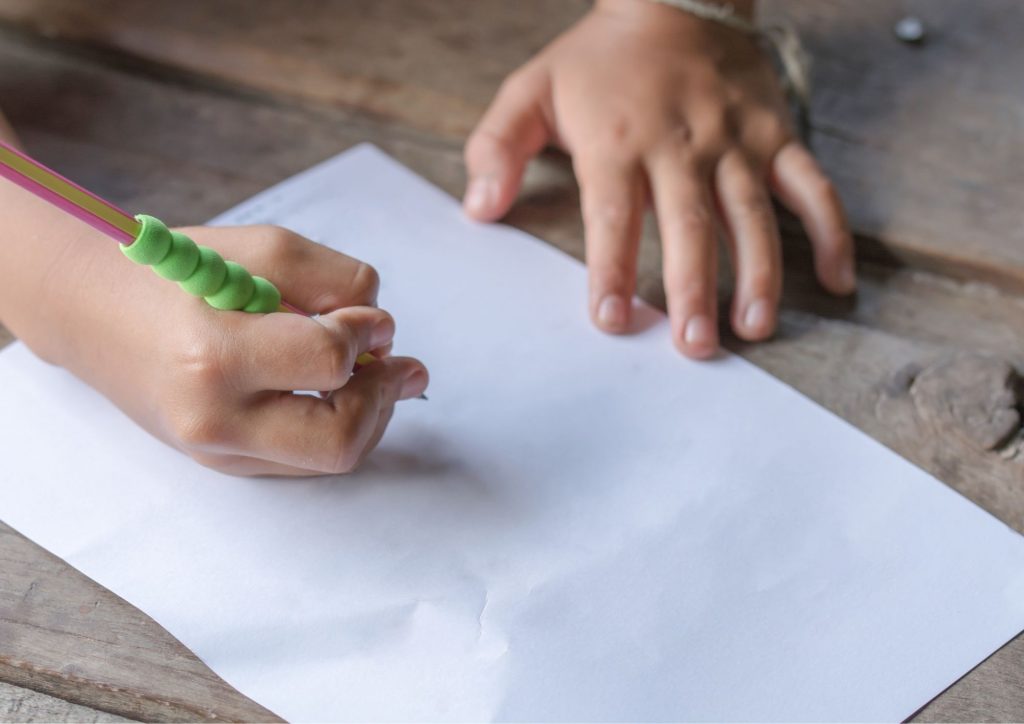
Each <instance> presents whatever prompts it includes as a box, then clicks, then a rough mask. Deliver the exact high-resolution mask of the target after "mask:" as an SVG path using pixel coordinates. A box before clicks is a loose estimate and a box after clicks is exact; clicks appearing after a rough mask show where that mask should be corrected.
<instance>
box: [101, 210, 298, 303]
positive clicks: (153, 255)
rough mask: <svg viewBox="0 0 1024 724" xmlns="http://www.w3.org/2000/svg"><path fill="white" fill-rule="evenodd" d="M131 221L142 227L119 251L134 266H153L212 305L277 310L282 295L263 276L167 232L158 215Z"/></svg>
mask: <svg viewBox="0 0 1024 724" xmlns="http://www.w3.org/2000/svg"><path fill="white" fill-rule="evenodd" d="M135 220H136V221H138V222H139V223H140V224H141V225H142V226H141V228H140V229H139V235H138V236H137V237H135V241H134V242H133V243H131V244H128V245H122V246H121V251H122V252H123V253H124V255H125V256H126V257H128V258H129V259H131V260H132V261H133V262H135V263H136V264H143V265H145V266H150V267H153V271H155V272H156V273H157V274H159V275H160V276H161V277H163V278H164V279H169V280H170V281H174V282H178V286H180V287H181V288H182V289H184V290H185V291H186V292H188V293H189V294H191V295H193V296H196V297H202V298H203V299H205V300H206V303H207V304H209V305H210V306H211V307H214V308H215V309H233V310H239V311H242V312H254V313H267V312H276V311H277V310H278V309H279V308H280V306H281V293H280V292H279V291H278V290H277V287H275V286H274V285H273V284H271V283H270V282H268V281H267V280H266V279H264V278H263V277H257V276H253V275H252V274H250V273H249V272H247V271H246V270H245V267H243V266H242V265H241V264H236V263H235V262H233V261H224V258H223V257H222V256H221V255H220V254H218V253H217V252H215V251H214V250H213V249H210V248H208V247H205V246H199V245H198V244H196V243H195V242H194V241H192V240H191V239H190V238H188V237H187V236H185V235H184V234H182V233H180V232H177V231H171V230H170V229H168V228H167V226H166V225H165V224H164V222H162V221H160V219H156V218H153V217H152V216H146V215H145V214H139V215H138V216H136V217H135Z"/></svg>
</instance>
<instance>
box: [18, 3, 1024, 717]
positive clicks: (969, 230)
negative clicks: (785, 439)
mask: <svg viewBox="0 0 1024 724" xmlns="http://www.w3.org/2000/svg"><path fill="white" fill-rule="evenodd" d="M586 7H587V3H586V2H584V0H520V1H518V2H508V0H472V2H471V1H470V0H444V1H440V0H406V1H405V2H402V1H401V0H349V1H346V2H342V1H341V0H339V1H338V2H326V1H325V2H313V1H305V2H288V3H286V2H274V1H271V2H265V3H253V2H246V1H243V0H215V1H213V2H209V1H206V0H178V1H177V2H174V3H171V2H163V3H161V2H157V1H156V0H93V1H92V2H89V3H82V2H78V1H76V0H0V106H2V107H3V108H5V109H6V110H7V111H8V112H9V114H10V116H11V119H12V121H13V122H14V124H15V125H16V126H17V127H18V129H19V130H20V131H21V133H22V135H23V138H24V140H25V141H26V143H27V144H28V146H29V148H30V150H31V151H32V152H33V153H34V154H36V155H37V156H38V157H40V158H41V159H42V160H43V161H44V162H48V163H50V164H52V165H54V166H56V167H57V168H58V169H60V170H62V171H64V172H66V173H67V174H68V175H70V176H71V177H72V178H75V179H76V180H79V181H80V182H82V183H84V184H85V185H87V186H90V187H92V188H94V189H96V190H97V191H99V192H100V193H102V194H105V195H106V196H108V197H110V198H111V199H112V200H114V201H115V202H117V203H119V204H121V205H123V206H125V207H127V208H130V209H138V210H146V211H149V212H152V213H154V214H156V215H159V216H161V217H162V218H164V219H166V220H167V221H169V222H174V223H186V222H197V221H201V220H203V219H205V218H208V217H210V216H212V215H214V214H215V213H217V212H219V211H221V210H223V209H225V208H227V207H228V206H230V205H232V204H234V203H236V202H238V201H240V200H242V199H244V198H246V197H247V196H249V195H251V194H252V193H254V192H256V191H258V190H260V189H262V188H264V187H265V186H267V185H269V184H271V183H274V182H276V181H278V180H280V179H282V178H284V177H285V176H287V175H289V174H291V173H293V172H296V171H298V170H300V169H303V168H305V167H306V166H308V165H310V164H312V163H314V162H316V161H319V160H321V159H323V158H325V157H327V156H329V155H332V154H334V153H336V152H338V151H341V150H343V149H345V148H346V147H348V146H350V145H352V144H355V143H357V142H360V141H364V140H370V141H372V142H374V143H376V144H378V145H380V146H381V147H382V148H384V149H385V150H387V151H388V152H389V153H391V154H393V155H395V156H396V157H397V158H399V159H400V160H401V161H402V162H403V163H405V164H407V165H409V166H411V167H412V168H413V169H415V170H416V171H417V172H419V173H421V174H423V175H424V176H426V177H428V178H430V179H431V180H433V181H434V182H436V183H438V184H439V185H441V186H442V187H444V188H445V189H447V190H449V191H450V192H452V193H458V192H459V191H460V189H461V187H462V184H463V181H464V177H463V171H462V166H461V140H462V139H463V137H464V136H465V134H466V132H467V131H468V130H469V129H470V128H471V127H472V125H473V123H474V121H475V119H476V118H477V117H478V116H479V114H480V112H481V111H482V109H483V108H484V106H485V104H486V103H487V101H488V99H489V98H490V96H491V94H492V93H493V91H494V89H495V88H496V86H497V84H498V83H499V82H500V80H501V78H502V77H503V76H504V74H505V73H506V72H507V71H508V70H510V69H511V68H513V67H515V66H516V65H517V64H518V63H520V62H522V61H523V60H525V59H526V58H527V57H529V55H530V54H531V53H532V52H533V51H534V50H535V49H537V48H539V47H541V46H542V45H543V44H544V43H545V42H546V41H547V40H548V39H550V38H551V37H553V36H554V35H555V34H557V32H558V31H559V30H560V29H561V28H563V27H565V26H566V25H567V24H568V23H570V22H571V21H572V20H573V19H574V18H575V17H577V16H578V15H579V14H581V13H582V12H583V11H584V10H585V8H586ZM765 10H766V15H768V16H770V17H774V18H778V17H780V16H783V15H788V16H789V18H790V19H791V20H792V21H793V22H795V23H796V24H797V25H798V26H799V27H800V29H801V30H802V33H803V35H804V37H805V40H806V42H807V43H808V45H809V47H810V48H811V50H812V52H813V54H814V56H815V59H816V67H817V93H816V96H815V101H814V108H813V128H814V131H813V143H814V146H815V149H816V151H817V153H818V154H819V157H820V158H821V159H822V161H823V163H824V164H825V165H826V167H827V168H828V169H829V171H830V173H831V174H832V175H833V178H834V179H835V180H836V182H837V183H838V185H839V187H840V189H841V191H842V192H843V196H844V198H845V200H846V203H847V205H848V207H849V210H850V216H851V219H852V222H853V225H854V227H855V229H856V231H857V232H858V235H859V237H860V249H861V263H860V274H861V279H862V282H861V286H860V291H859V293H858V296H857V299H856V300H854V301H837V300H834V299H830V298H828V297H826V296H824V295H823V294H822V293H821V292H820V291H819V290H818V288H817V286H816V285H815V283H814V281H813V278H812V276H811V274H810V269H809V262H808V253H807V248H808V245H807V242H806V239H805V238H804V237H803V236H802V235H801V234H800V233H799V231H798V230H797V229H796V227H795V224H793V223H792V220H786V222H785V228H786V252H787V253H786V256H787V260H786V263H787V287H786V294H785V300H784V311H783V313H782V322H781V329H780V331H779V334H778V335H777V337H776V338H775V339H774V340H773V341H771V342H770V343H767V344H762V345H758V346H750V345H745V344H741V343H739V342H738V341H736V340H731V341H730V342H729V344H730V346H731V347H732V348H733V349H734V350H736V351H737V352H739V353H740V354H742V355H743V356H745V357H746V358H747V359H749V360H751V361H753V362H754V363H755V364H757V365H759V366H761V367H763V368H764V369H766V370H768V371H769V372H771V373H772V374H774V375H776V376H777V377H779V378H781V379H782V380H784V381H785V382H787V383H788V384H791V385H793V386H794V387H796V388H797V389H799V390H800V391H801V392H803V393H804V394H806V395H808V396H809V397H811V398H813V399H815V400H817V401H818V402H819V403H820V404H822V405H824V406H825V407H827V408H829V409H830V410H833V411H834V412H836V413H837V414H839V415H841V416H842V417H844V418H846V419H847V420H849V421H850V422H851V423H852V424H854V425H856V426H858V427H859V428H861V429H862V430H864V431H865V432H866V433H868V434H869V435H871V436H873V437H874V438H876V439H877V440H879V441H880V442H882V443H883V444H885V445H888V446H889V447H891V448H893V449H894V450H897V451H898V452H899V453H901V454H902V455H904V456H906V457H907V458H908V459H910V460H912V461H913V462H914V463H916V464H917V465H920V466H921V467H923V468H925V469H926V470H928V471H930V472H931V473H933V474H934V475H935V476H937V477H938V478H939V479H941V480H942V481H943V482H945V483H946V484H948V485H950V486H952V487H953V488H955V489H956V490H958V491H959V492H961V493H962V494H964V495H965V496H967V497H968V498H970V499H971V500H973V501H975V502H977V503H978V504H979V505H981V506H982V507H983V508H985V509H986V510H989V511H990V512H992V513H993V514H994V515H996V516H997V517H999V518H1001V519H1002V520H1003V521H1005V522H1006V523H1008V524H1009V525H1011V526H1013V527H1014V528H1016V529H1017V530H1019V531H1024V436H1022V433H1021V430H1020V424H1019V413H1020V411H1021V409H1022V397H1024V395H1022V391H1021V380H1020V377H1018V373H1017V370H1018V369H1024V297H1022V296H1019V295H1020V294H1021V293H1022V292H1024V151H1022V149H1024V120H1022V119H1024V88H1022V87H1021V84H1020V80H1019V73H1020V70H1019V69H1020V68H1021V67H1024V47H1022V45H1021V44H1020V42H1019V38H1020V37H1021V35H1022V34H1024V6H1021V5H1020V4H1018V3H1016V2H1014V0H989V1H988V2H985V3H983V4H982V3H976V2H973V1H972V0H931V1H928V0H918V1H916V2H915V1H912V0H903V1H901V2H889V1H886V0H844V1H842V2H840V1H838V0H837V1H834V2H821V1H819V0H815V2H811V1H810V0H791V1H790V2H782V0H777V1H776V2H770V3H768V4H767V5H766V9H765ZM904 14H914V15H917V16H918V17H920V18H922V19H924V21H925V23H926V24H927V26H928V28H929V36H928V39H927V41H926V42H925V43H924V44H923V45H921V46H909V45H905V44H903V43H901V42H899V41H897V40H896V39H895V38H894V37H893V34H892V26H893V24H894V22H895V21H896V20H898V19H899V18H900V17H901V16H902V15H904ZM576 200H577V199H576V191H575V187H574V184H573V183H572V178H571V174H570V172H569V168H568V165H567V163H566V162H565V159H563V158H560V157H558V156H557V155H549V156H546V157H545V158H544V159H543V160H542V161H541V162H539V163H537V164H535V166H534V167H533V168H532V169H531V171H530V174H529V178H528V183H527V185H526V188H525V190H524V193H523V198H522V200H521V202H520V204H519V205H518V206H517V207H516V209H515V210H514V212H513V213H512V214H511V216H510V219H509V221H510V223H512V224H514V225H516V226H519V227H522V228H524V229H526V230H528V231H530V232H532V233H535V234H537V235H538V236H541V237H542V238H545V239H547V240H548V241H550V242H551V243H553V244H556V245H557V246H559V247H560V248H562V249H564V250H566V251H568V252H569V253H571V254H574V255H575V256H577V257H580V256H582V247H581V243H580V221H579V215H578V213H577V211H576ZM658 266H659V255H658V249H657V241H656V237H655V234H654V232H653V231H652V230H651V229H648V230H647V231H646V233H645V237H644V243H643V253H642V263H641V284H640V290H641V293H642V295H643V296H644V297H646V298H647V299H648V300H650V301H652V302H653V303H655V304H660V303H662V302H663V296H662V292H661V288H660V282H659V281H658V278H659V277H658ZM7 340H9V335H6V336H3V337H0V343H4V342H6V341H7ZM1013 410H1016V412H1017V413H1018V416H1017V417H1016V418H1015V417H1014V416H1013ZM736 445H737V446H742V445H743V441H742V440H737V441H736ZM0 501H2V495H0ZM2 516H3V510H2V504H0V518H2ZM948 585H949V586H951V587H954V586H957V585H958V582H957V581H956V580H954V579H951V580H950V581H949V582H948ZM942 635H943V632H942V631H936V632H935V636H936V637H941V636H942ZM837 655H840V654H839V652H837ZM114 715H119V716H122V717H129V718H139V719H164V720H166V719H178V720H180V719H248V720H251V719H261V720H265V719H272V718H273V715H272V714H271V713H270V712H268V711H266V710H265V709H263V708H261V707H260V706H259V705H257V704H255V703H254V702H252V701H250V700H248V699H246V698H245V697H243V696H241V695H240V694H239V693H237V692H236V691H234V690H233V689H231V688H230V687H228V686H227V685H226V684H225V683H224V682H222V681H221V680H220V679H218V678H217V677H216V676H215V675H214V674H213V673H212V672H211V671H209V670H208V669H207V668H206V667H205V666H204V665H203V664H202V663H201V662H199V661H198V660H197V659H196V658H195V657H194V656H193V655H192V654H190V653H189V652H188V651H187V650H186V649H185V648H184V647H183V646H181V645H180V644H179V643H178V642H177V641H175V640H174V639H173V638H172V637H171V636H169V635H168V634H167V633H166V632H165V631H163V630H162V629H161V628H160V627H158V626H157V625H156V624H154V623H153V622H152V621H151V620H149V619H148V618H147V617H146V616H145V615H143V614H142V613H141V612H139V611H137V610H135V609H134V608H132V607H131V606H129V605H127V604H126V603H125V602H123V601H122V600H120V599H119V598H117V597H116V596H114V595H113V594H111V593H109V592H108V591H106V590H104V589H103V588H102V587H100V586H98V585H96V584H95V583H93V582H92V581H90V580H88V579H86V578H85V577H84V576H82V575H81V574H79V573H77V572H76V571H74V570H73V569H71V568H69V567H68V566H67V565H65V564H64V563H62V562H61V561H60V560H58V559H56V558H55V557H53V556H51V555H49V554H48V553H46V552H45V551H43V550H41V549H40V548H38V547H37V546H35V545H34V544H33V543H31V542H30V541H28V540H26V539H24V538H22V537H21V536H19V535H18V534H17V533H16V532H15V531H13V530H11V529H10V528H8V527H5V526H3V525H2V524H0V719H3V718H14V719H33V718H34V719H47V720H49V719H64V720H89V721H114V720H116V719H117V717H116V716H114ZM917 718H918V719H920V720H922V721H939V720H1001V719H1017V720H1020V719H1024V637H1018V638H1016V639H1015V640H1014V641H1012V642H1011V643H1009V644H1008V645H1007V646H1005V647H1004V648H1003V649H1001V650H1000V651H999V652H997V653H996V654H994V655H993V656H992V657H991V658H990V659H988V660H987V661H986V662H984V663H983V664H981V665H980V666H978V667H977V668H976V669H975V670H974V671H972V672H971V673H969V674H968V675H967V676H965V677H964V678H963V679H961V680H960V681H959V682H957V683H956V684H955V685H953V686H952V687H951V688H950V689H949V690H947V691H946V692H945V693H944V694H942V695H941V696H939V697H938V698H937V699H936V700H934V701H933V702H932V703H930V704H929V705H928V706H926V707H925V708H924V709H922V710H921V711H920V712H918V714H917Z"/></svg>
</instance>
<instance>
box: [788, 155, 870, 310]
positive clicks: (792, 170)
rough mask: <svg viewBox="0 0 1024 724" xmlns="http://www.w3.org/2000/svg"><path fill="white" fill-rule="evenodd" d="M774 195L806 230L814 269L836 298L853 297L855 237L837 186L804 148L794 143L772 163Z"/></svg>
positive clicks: (855, 283) (855, 278) (855, 279)
mask: <svg viewBox="0 0 1024 724" xmlns="http://www.w3.org/2000/svg"><path fill="white" fill-rule="evenodd" d="M771 184H772V189H773V191H774V192H775V195H776V196H778V198H779V200H780V201H782V203H783V204H785V205H786V207H787V208H789V210H790V211H792V212H793V213H794V214H796V215H797V216H798V217H800V221H801V222H802V223H803V225H804V229H806V230H807V234H808V236H809V237H810V239H811V245H812V246H813V248H814V268H815V272H816V273H817V276H818V279H819V280H820V281H821V283H822V285H823V286H824V287H825V288H826V289H828V290H829V291H830V292H832V293H833V294H850V293H851V292H853V290H854V288H855V287H856V285H857V277H856V272H855V271H854V248H853V236H852V235H851V234H850V227H849V225H848V224H847V222H846V214H845V213H844V211H843V204H842V202H841V201H840V200H839V195H838V194H837V193H836V190H835V186H833V185H832V182H831V181H830V180H829V178H828V177H827V176H826V175H825V173H824V172H823V171H822V170H821V167H819V166H818V162H817V161H815V160H814V156H812V155H811V153H810V151H808V150H807V149H806V148H804V146H803V145H802V144H801V143H799V142H797V141H791V142H790V143H788V144H786V145H785V146H784V147H783V148H782V150H780V151H779V152H778V153H777V154H776V155H775V158H774V159H773V161H772V167H771Z"/></svg>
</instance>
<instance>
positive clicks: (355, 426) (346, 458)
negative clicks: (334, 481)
mask: <svg viewBox="0 0 1024 724" xmlns="http://www.w3.org/2000/svg"><path fill="white" fill-rule="evenodd" d="M372 411H373V410H372V409H371V405H370V402H369V401H368V400H367V399H366V398H364V397H359V398H356V399H354V400H351V401H349V403H348V405H347V406H346V410H345V413H344V415H343V417H342V419H341V422H340V424H339V425H338V428H337V430H338V433H337V435H338V438H337V447H336V450H337V451H338V452H337V455H335V457H334V460H333V462H332V465H331V472H332V473H335V474H339V475H340V474H344V473H350V472H352V471H353V470H355V469H356V467H357V466H358V465H359V462H360V460H362V456H363V449H362V447H363V446H362V444H361V441H360V439H359V438H360V435H359V431H360V429H361V428H362V426H363V420H364V419H365V418H366V416H367V415H368V414H370V413H371V412H372Z"/></svg>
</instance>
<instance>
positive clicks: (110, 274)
mask: <svg viewBox="0 0 1024 724" xmlns="http://www.w3.org/2000/svg"><path fill="white" fill-rule="evenodd" d="M184 231H185V233H186V234H188V235H189V236H191V237H192V238H193V239H195V241H196V242H197V243H199V244H203V245H206V246H210V247H212V248H214V249H216V250H217V251H218V252H220V253H221V255H222V256H224V257H225V258H226V259H230V260H234V261H237V262H239V263H240V264H242V265H243V266H244V267H246V268H247V269H248V270H249V271H250V272H252V273H253V274H258V275H260V276H264V277H266V278H268V279H271V280H272V281H273V282H274V283H275V284H276V285H277V286H278V288H279V289H280V290H281V293H282V295H283V297H284V298H285V299H286V300H288V301H289V302H290V303H292V304H294V305H296V306H297V307H299V308H301V309H304V310H306V311H308V312H318V313H320V314H321V315H322V316H321V317H320V318H319V319H318V320H314V319H310V318H307V317H304V316H301V315H298V314H290V313H274V314H266V315H262V314H246V313H243V312H223V311H217V310H215V309H213V308H211V307H209V306H208V305H207V304H206V303H205V302H204V301H203V300H202V299H198V298H195V297H192V296H190V295H188V294H186V293H185V292H183V291H182V290H181V289H179V288H178V286H177V285H176V284H174V283H172V282H168V281H166V280H163V279H160V278H159V277H157V276H156V275H155V274H154V273H153V271H152V270H150V269H148V268H145V267H139V266H136V265H134V264H132V263H131V262H130V261H128V260H127V259H125V258H123V256H122V255H121V253H120V252H119V251H118V249H117V245H116V244H115V243H113V242H111V241H109V240H107V239H103V238H95V239H88V240H81V241H79V242H78V244H79V245H81V244H89V245H91V246H90V247H87V248H89V249H94V250H101V252H100V253H98V254H93V255H91V256H88V255H87V261H86V262H85V265H84V266H83V265H77V264H75V263H74V262H73V260H74V259H76V258H78V257H76V256H75V254H65V255H64V258H63V262H62V263H63V266H62V267H61V272H60V273H66V270H67V268H68V267H74V273H75V279H74V280H73V281H69V282H68V283H67V284H66V285H65V286H64V287H63V288H62V289H61V291H60V296H61V297H62V298H63V299H62V300H60V301H58V302H57V303H56V304H57V306H58V307H59V308H58V309H51V310H50V311H51V312H52V313H53V314H54V316H57V317H58V318H60V320H61V324H60V325H59V326H58V328H53V326H52V325H51V326H50V328H49V329H44V330H42V332H41V334H42V335H44V339H43V340H35V341H36V343H35V344H33V341H34V340H33V337H34V336H35V333H36V330H33V329H29V330H25V331H26V332H27V333H25V334H24V336H25V339H26V341H28V342H29V343H30V345H32V346H33V348H35V349H36V351H37V352H40V353H41V354H43V356H45V357H47V358H49V359H51V360H53V361H55V362H57V363H59V364H61V365H63V366H65V367H68V368H69V369H71V370H72V371H73V372H74V373H75V374H77V375H79V376H80V377H82V378H83V379H84V380H86V381H87V382H89V383H90V384H92V385H93V386H94V387H96V388H97V389H99V390H100V391H101V392H103V393H104V394H105V395H107V396H108V397H109V398H110V399H111V400H113V402H115V403H116V404H117V405H118V406H119V407H120V408H121V409H122V410H124V411H125V412H126V413H127V414H128V415H130V416H131V417H132V418H133V419H135V420H136V421H137V422H138V423H139V424H141V425H142V426H143V427H144V428H146V429H147V430H149V431H150V432H151V433H153V434H154V435H156V436H157V437H159V438H161V439H162V440H164V441H165V442H167V443H169V444H170V445H173V446H174V447H177V448H179V449H180V450H182V451H183V452H185V453H187V454H188V455H190V456H192V457H193V458H195V459H196V460H197V461H199V462H200V463H202V464H204V465H207V466H209V467H212V468H215V469H218V470H222V471H225V472H229V473H233V474H244V475H266V474H270V475H315V474H323V473H344V472H348V471H350V470H352V469H353V468H355V467H356V466H357V465H358V464H359V463H360V462H361V460H362V459H363V457H364V456H365V455H366V454H367V453H368V452H369V451H370V450H371V449H372V448H373V447H374V446H375V445H376V443H377V441H378V440H379V439H380V437H381V435H382V434H383V432H384V428H385V426H386V425H387V423H388V420H389V419H390V417H391V414H392V410H393V407H394V405H395V402H396V401H398V400H401V399H407V398H410V397H416V396H418V395H420V394H421V393H422V392H423V391H424V389H425V388H426V386H427V371H426V369H425V368H424V366H423V365H422V364H421V363H420V362H418V361H417V360H414V359H410V358H399V357H388V356H387V355H386V351H387V350H388V349H389V348H390V344H391V339H392V336H393V334H394V331H395V325H394V321H393V320H392V318H391V317H390V315H388V314H387V313H386V312H384V311H381V310H379V309H376V308H375V307H374V306H373V304H374V303H375V301H376V294H377V287H378V279H377V275H376V272H375V271H374V270H373V269H372V268H371V267H369V266H367V265H366V264H363V263H361V262H359V261H357V260H355V259H351V258H349V257H346V256H344V255H342V254H338V253H336V252H334V251H331V250H330V249H328V248H326V247H323V246H320V245H319V244H314V243H313V242H310V241H308V240H306V239H304V238H302V237H299V236H297V235H295V234H292V233H290V232H287V231H284V230H282V229H278V228H274V227H262V226H257V227H236V228H223V229H218V228H193V229H186V230H184ZM78 250H80V251H84V250H85V249H83V247H81V246H79V247H78ZM58 288H59V287H58ZM19 333H22V330H19ZM370 350H377V353H378V354H379V355H380V356H381V357H383V358H382V359H380V360H379V361H377V362H375V363H373V364H371V365H368V366H367V367H365V368H363V369H361V370H360V371H359V372H357V373H356V374H354V375H352V374H351V372H352V368H353V365H354V364H355V360H356V357H357V356H358V355H359V354H361V353H363V352H367V351H370ZM292 390H335V392H334V393H333V394H332V395H331V396H330V397H329V398H328V399H320V398H319V397H316V396H308V395H303V396H298V395H293V394H291V391H292Z"/></svg>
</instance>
